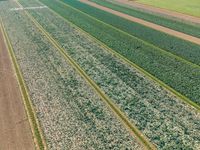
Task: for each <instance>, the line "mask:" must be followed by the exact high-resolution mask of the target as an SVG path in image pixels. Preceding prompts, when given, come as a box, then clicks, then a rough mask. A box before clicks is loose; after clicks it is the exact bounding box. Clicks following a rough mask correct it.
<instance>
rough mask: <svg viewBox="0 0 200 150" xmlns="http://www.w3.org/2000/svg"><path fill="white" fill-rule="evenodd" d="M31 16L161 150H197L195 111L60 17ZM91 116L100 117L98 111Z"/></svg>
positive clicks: (46, 13) (39, 12)
mask: <svg viewBox="0 0 200 150" xmlns="http://www.w3.org/2000/svg"><path fill="white" fill-rule="evenodd" d="M22 1H24V0H22ZM27 3H28V2H27ZM29 13H30V14H31V15H32V16H33V17H34V18H35V19H36V20H37V21H38V22H39V24H40V25H41V26H42V27H43V28H44V29H45V30H46V31H47V32H48V33H49V34H51V36H52V37H53V38H54V39H55V40H56V41H57V42H58V43H59V45H60V46H62V47H63V48H64V49H65V51H66V52H67V54H68V55H70V57H71V58H72V59H74V60H75V61H76V63H77V64H79V66H80V67H81V68H82V69H83V70H84V71H85V72H86V73H87V74H88V75H89V76H90V78H91V79H93V80H94V82H96V83H97V84H98V86H99V87H100V88H101V90H103V91H104V93H106V94H107V95H108V96H109V97H110V98H111V99H112V100H113V102H114V103H115V104H118V106H119V107H120V109H121V110H122V111H123V112H124V113H125V114H126V115H127V116H128V118H129V119H130V121H132V122H133V123H134V124H136V126H137V127H138V128H139V129H140V130H141V131H142V132H143V133H144V134H145V135H146V136H148V137H149V139H150V140H151V141H152V142H153V143H155V144H156V145H157V146H158V149H177V148H179V149H184V148H185V147H188V148H194V149H195V146H196V145H198V143H199V141H198V140H197V139H196V137H198V135H199V134H200V133H198V130H199V129H198V123H197V124H196V122H198V121H199V120H200V116H199V117H198V116H196V115H195V109H193V108H192V107H186V104H184V103H182V102H181V100H179V99H177V98H176V97H174V96H172V95H171V94H170V93H169V92H167V91H166V90H164V89H162V87H160V86H158V85H157V84H156V83H154V82H152V81H151V80H149V79H148V78H146V77H145V76H143V75H142V74H141V73H139V72H138V71H137V70H136V69H134V68H132V67H130V66H128V65H127V64H124V63H123V61H121V60H120V59H119V58H116V57H115V56H113V55H111V54H110V53H109V52H108V51H107V50H105V49H104V48H102V47H101V46H100V45H99V44H98V43H96V42H95V41H94V40H91V39H90V38H88V36H87V35H85V34H84V33H82V32H80V31H78V30H77V29H76V28H75V27H73V26H72V25H71V24H70V23H68V22H65V21H64V20H63V19H62V18H60V17H59V16H58V15H56V14H54V13H52V12H51V11H49V10H45V9H43V10H37V11H35V10H29ZM47 24H48V26H47ZM85 105H89V104H85ZM81 107H83V109H85V107H86V106H83V105H82V106H81ZM92 112H97V114H99V113H100V112H99V110H98V109H96V108H94V109H93V110H92ZM98 117H100V118H101V117H102V115H98ZM188 118H190V119H188ZM86 120H89V118H88V119H87V118H86ZM180 122H181V123H180ZM174 129H176V130H174ZM185 130H188V131H189V132H188V133H185V132H184V131H185ZM174 139H176V142H174ZM186 143H188V144H186ZM195 143H197V144H195Z"/></svg>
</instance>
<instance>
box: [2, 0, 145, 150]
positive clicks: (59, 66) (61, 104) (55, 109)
mask: <svg viewBox="0 0 200 150" xmlns="http://www.w3.org/2000/svg"><path fill="white" fill-rule="evenodd" d="M28 2H29V1H28ZM11 3H13V5H12V7H14V6H15V2H14V1H12V2H11ZM3 7H4V8H7V10H5V11H4V12H3V11H2V10H1V9H0V14H3V13H5V15H2V16H3V20H4V23H5V26H6V29H7V31H8V35H9V37H10V39H11V43H12V45H13V50H14V53H15V56H16V59H17V63H18V64H19V66H20V69H21V71H22V73H23V76H24V79H25V83H26V85H27V88H28V91H29V94H30V98H31V101H32V103H33V106H34V108H35V111H36V115H37V118H38V120H39V122H40V124H41V129H42V131H43V132H44V136H45V139H46V142H47V146H48V149H50V150H51V149H53V150H55V149H66V150H68V149H125V148H127V147H128V148H131V149H140V150H141V149H142V146H141V145H140V144H139V143H138V142H137V141H136V140H135V139H134V137H132V136H131V135H130V133H129V132H128V131H127V130H126V128H125V127H124V126H123V125H122V123H121V122H120V121H119V120H118V119H117V118H116V116H115V115H114V114H113V112H112V111H111V110H110V109H108V107H107V106H106V105H105V103H104V102H103V101H102V100H101V98H100V97H99V96H98V95H97V93H96V92H95V91H94V90H93V89H92V88H91V87H90V86H89V85H88V83H87V82H86V81H85V80H84V79H83V78H82V77H81V76H80V75H79V74H78V73H77V72H76V71H75V70H74V68H73V66H71V65H70V64H69V62H68V61H66V60H65V59H64V58H63V57H62V56H61V55H60V53H59V52H58V50H57V49H56V48H55V47H54V46H53V45H52V44H51V43H50V42H49V41H48V40H47V39H46V38H45V37H44V36H43V35H42V34H41V33H40V31H39V30H38V29H37V28H36V26H35V25H34V24H33V23H32V22H31V20H30V19H29V18H28V17H27V16H26V15H25V14H24V12H23V11H18V12H14V11H10V9H9V8H11V7H10V5H9V6H8V7H5V5H3Z"/></svg>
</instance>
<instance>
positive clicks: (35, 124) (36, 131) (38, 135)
mask: <svg viewBox="0 0 200 150" xmlns="http://www.w3.org/2000/svg"><path fill="white" fill-rule="evenodd" d="M0 29H1V30H2V33H3V36H4V40H5V42H6V46H7V49H8V53H9V56H10V58H11V62H12V65H13V68H14V70H15V74H16V77H17V82H18V85H19V89H20V92H21V95H22V99H23V104H24V107H25V110H26V115H27V117H28V121H29V124H30V127H31V132H32V135H33V139H34V143H35V146H36V149H38V150H46V149H47V146H46V142H45V140H44V138H43V133H42V130H41V128H40V126H39V121H38V120H37V117H36V114H35V111H34V107H33V104H32V102H31V100H30V96H29V94H28V89H27V87H26V84H25V81H24V79H23V75H22V73H21V71H20V67H19V65H18V64H17V59H16V57H15V54H14V51H13V47H12V44H11V42H10V39H9V37H8V35H7V33H6V29H5V27H4V24H3V21H2V18H1V17H0Z"/></svg>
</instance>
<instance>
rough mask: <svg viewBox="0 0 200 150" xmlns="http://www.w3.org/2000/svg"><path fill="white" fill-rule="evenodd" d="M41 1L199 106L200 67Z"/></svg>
mask: <svg viewBox="0 0 200 150" xmlns="http://www.w3.org/2000/svg"><path fill="white" fill-rule="evenodd" d="M41 1H42V2H44V3H45V4H46V5H48V6H49V7H50V8H51V9H53V10H55V11H56V12H58V13H59V14H60V15H61V16H63V17H65V18H66V19H68V20H70V21H71V22H73V23H74V24H76V25H77V26H79V27H80V28H82V29H83V30H85V31H86V32H88V33H90V34H91V35H92V36H94V37H96V38H97V39H99V40H100V41H102V42H103V43H105V44H106V45H108V46H109V47H110V48H112V49H114V50H115V51H116V52H118V53H120V54H121V55H123V56H125V57H126V58H127V59H129V60H130V61H132V62H134V63H136V64H137V65H139V66H140V67H142V68H143V69H145V70H146V71H148V72H150V73H151V74H152V75H154V76H155V77H157V78H159V79H160V80H161V81H163V82H165V83H166V84H168V85H169V86H171V87H172V88H174V89H175V90H177V91H178V92H180V93H182V94H183V95H185V96H186V97H189V98H190V99H192V100H193V101H194V102H196V103H197V104H200V101H199V100H200V99H199V98H200V93H199V85H200V80H199V76H200V69H199V68H193V67H192V66H190V65H188V64H185V63H184V62H182V61H179V60H177V59H175V58H172V57H170V56H168V55H166V54H165V53H161V52H160V51H159V50H158V49H157V48H154V47H151V46H149V45H148V44H145V43H144V42H142V41H139V40H137V39H135V38H132V37H129V36H127V34H124V33H122V32H119V31H118V30H115V29H114V28H112V27H110V26H107V25H105V24H103V23H101V22H98V21H96V20H94V19H92V18H90V17H88V16H86V15H85V14H82V13H80V12H79V11H76V10H74V9H72V8H71V7H67V6H65V5H63V4H61V3H59V2H56V1H51V3H49V1H47V0H41ZM69 2H71V1H69ZM111 18H112V17H111Z"/></svg>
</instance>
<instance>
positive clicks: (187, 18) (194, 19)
mask: <svg viewBox="0 0 200 150" xmlns="http://www.w3.org/2000/svg"><path fill="white" fill-rule="evenodd" d="M116 2H119V3H122V4H127V5H129V6H133V7H135V8H140V9H144V10H147V11H150V12H154V13H158V14H162V15H166V16H169V17H172V18H177V19H180V20H184V21H188V22H192V23H197V24H200V18H199V17H195V16H190V15H186V14H182V13H179V12H175V11H171V10H167V9H164V8H158V7H153V6H150V5H145V4H141V3H138V2H135V1H131V0H116Z"/></svg>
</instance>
